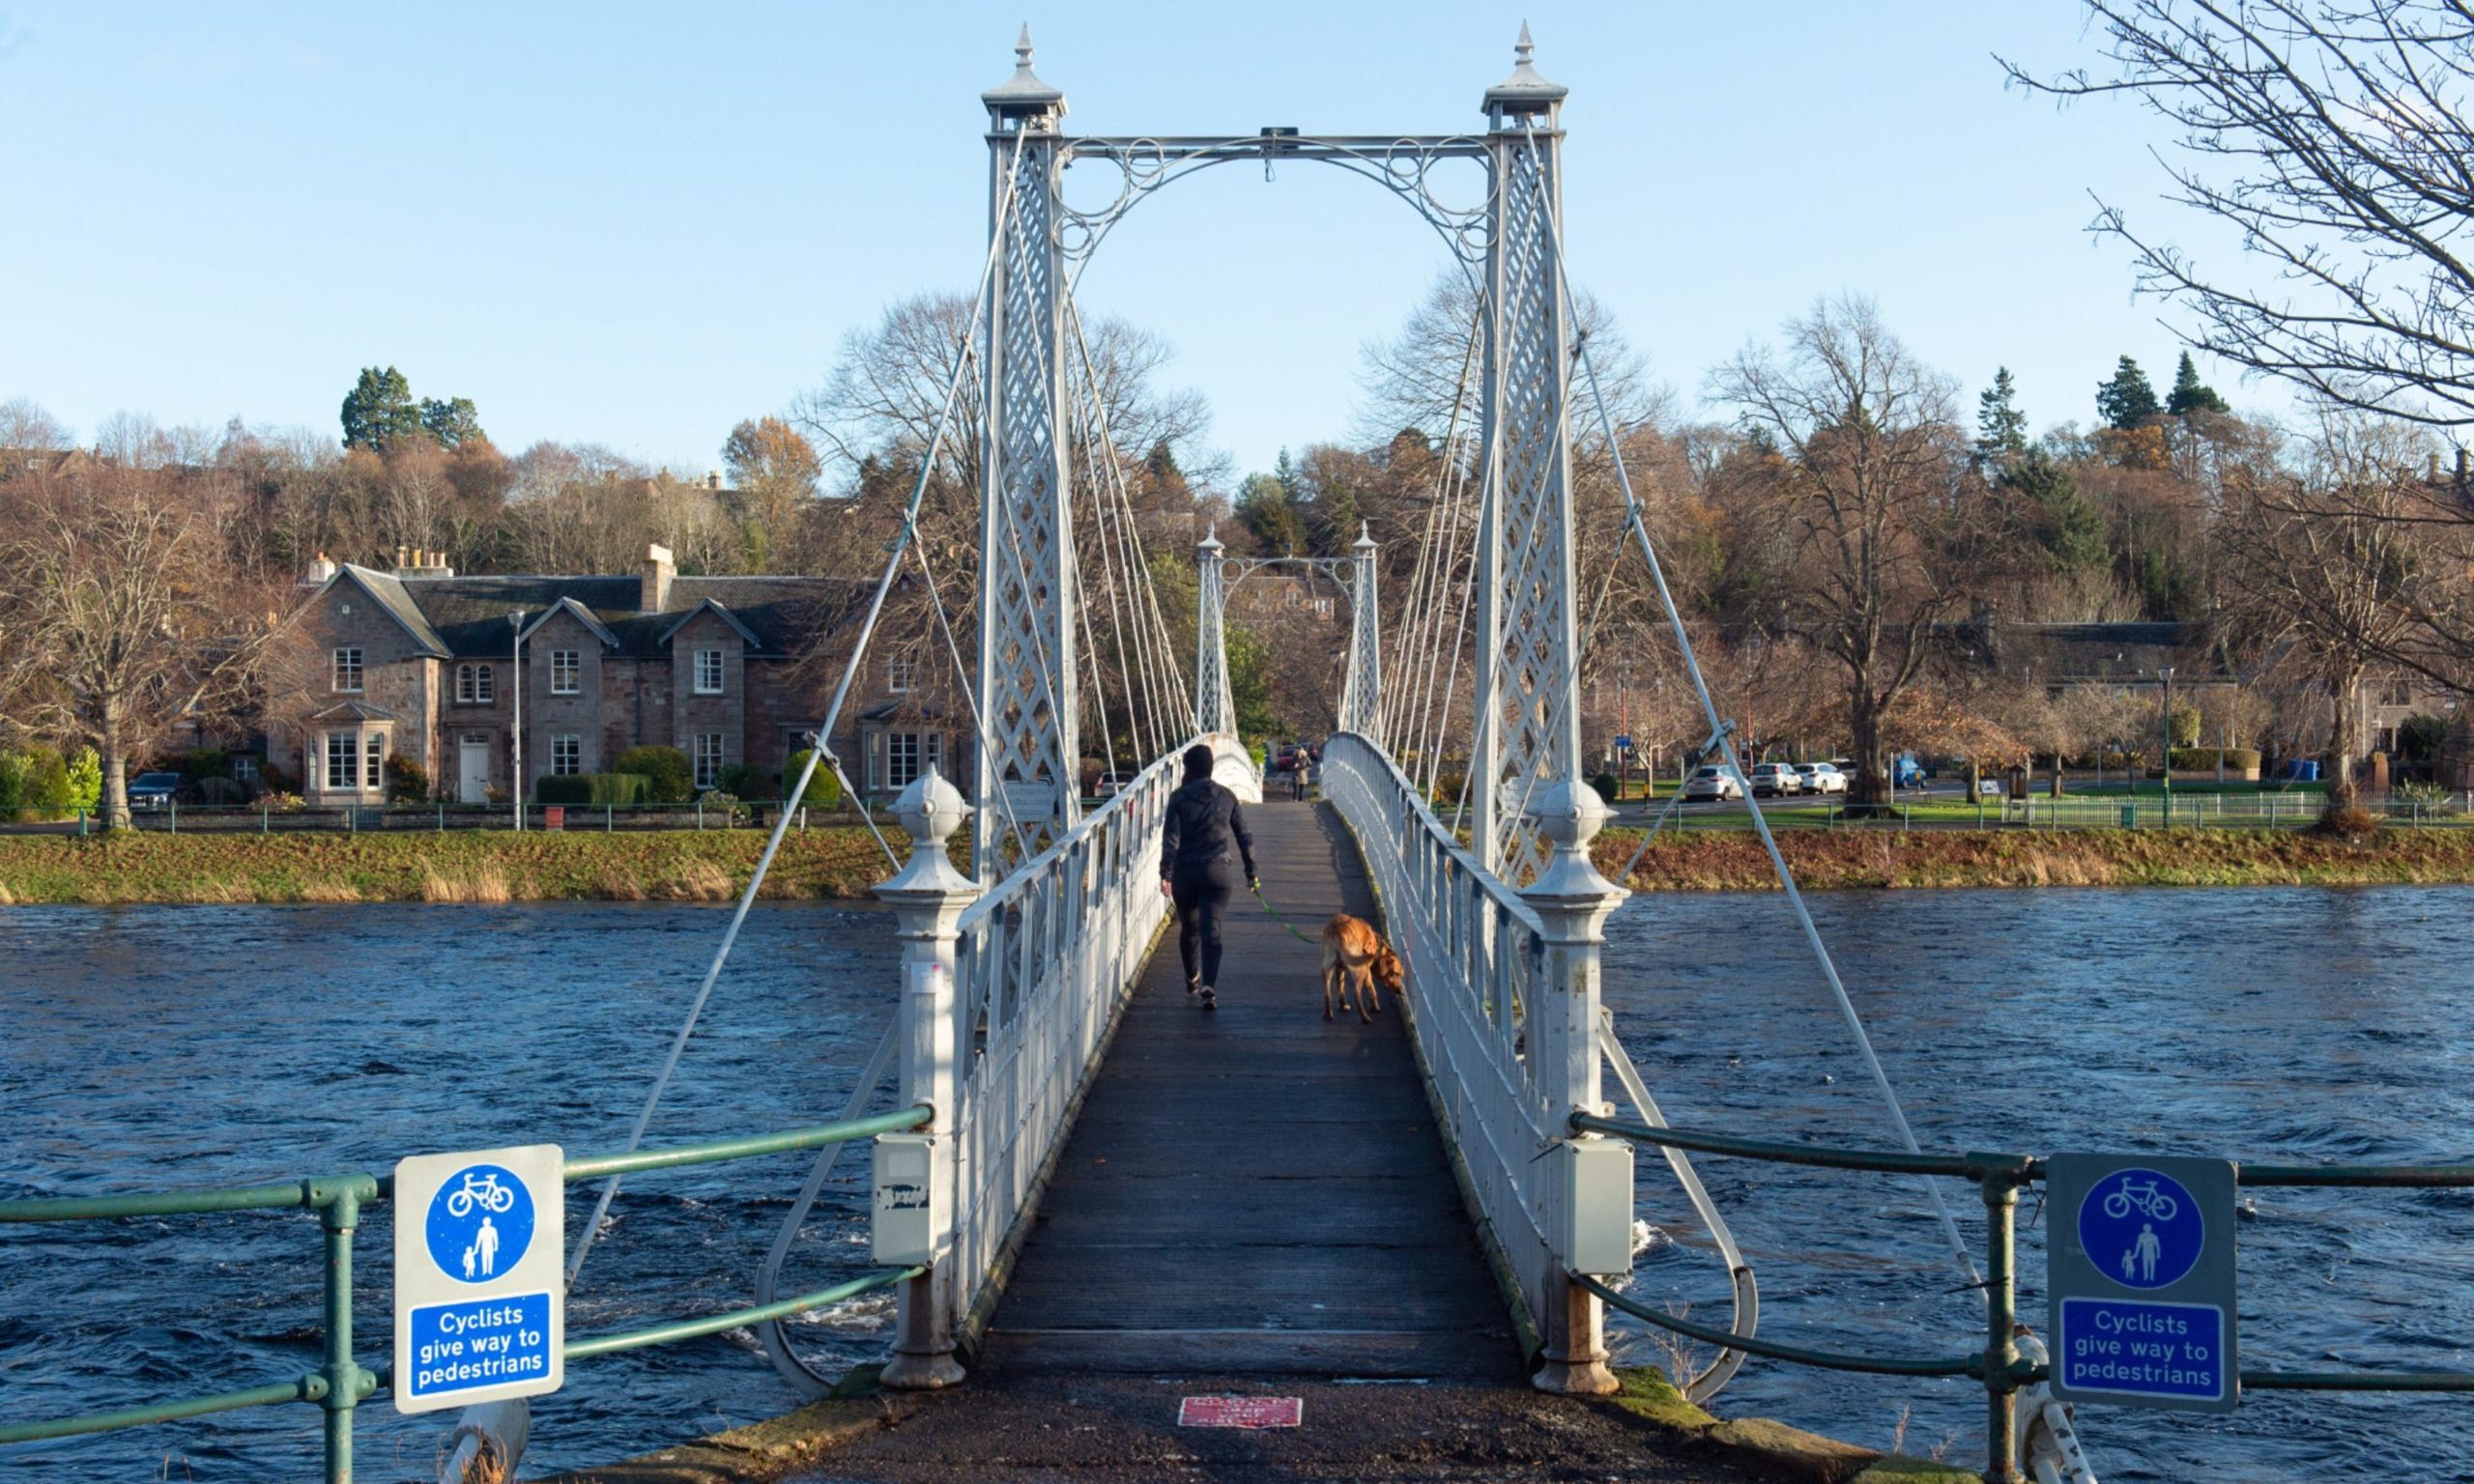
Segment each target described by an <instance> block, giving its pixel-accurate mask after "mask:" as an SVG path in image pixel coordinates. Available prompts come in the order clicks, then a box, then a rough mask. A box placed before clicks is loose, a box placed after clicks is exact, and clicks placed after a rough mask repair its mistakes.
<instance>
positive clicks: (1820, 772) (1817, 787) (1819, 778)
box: [1796, 762, 1847, 793]
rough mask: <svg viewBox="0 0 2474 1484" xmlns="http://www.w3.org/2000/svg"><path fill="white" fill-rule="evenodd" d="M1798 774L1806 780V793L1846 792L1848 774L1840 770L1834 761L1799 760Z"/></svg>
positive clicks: (1797, 765)
mask: <svg viewBox="0 0 2474 1484" xmlns="http://www.w3.org/2000/svg"><path fill="white" fill-rule="evenodd" d="M1796 776H1797V777H1798V778H1800V779H1802V780H1803V781H1804V792H1806V793H1845V792H1846V791H1847V775H1846V774H1844V773H1841V772H1839V771H1838V764H1836V763H1834V762H1799V763H1798V764H1796Z"/></svg>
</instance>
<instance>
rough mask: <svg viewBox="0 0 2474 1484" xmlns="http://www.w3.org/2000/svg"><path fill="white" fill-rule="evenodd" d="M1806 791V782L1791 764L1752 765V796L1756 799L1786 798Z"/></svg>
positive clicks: (1759, 763) (1767, 763)
mask: <svg viewBox="0 0 2474 1484" xmlns="http://www.w3.org/2000/svg"><path fill="white" fill-rule="evenodd" d="M1803 791H1804V781H1803V779H1802V778H1801V777H1799V776H1798V774H1797V772H1796V765H1795V764H1794V763H1791V762H1756V763H1754V764H1753V765H1752V796H1753V797H1754V798H1756V799H1767V798H1770V797H1773V796H1774V797H1777V798H1785V797H1786V796H1787V795H1789V794H1791V793H1801V792H1803Z"/></svg>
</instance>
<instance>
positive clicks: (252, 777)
mask: <svg viewBox="0 0 2474 1484" xmlns="http://www.w3.org/2000/svg"><path fill="white" fill-rule="evenodd" d="M232 779H233V781H234V782H235V783H243V784H254V783H256V782H257V781H258V759H257V758H255V757H252V756H249V755H248V754H246V753H242V754H239V755H237V756H234V757H233V759H232Z"/></svg>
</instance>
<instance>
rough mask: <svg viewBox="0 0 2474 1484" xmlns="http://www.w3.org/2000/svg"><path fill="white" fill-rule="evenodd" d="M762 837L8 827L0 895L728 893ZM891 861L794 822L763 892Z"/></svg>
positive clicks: (851, 835)
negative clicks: (80, 835) (100, 832)
mask: <svg viewBox="0 0 2474 1484" xmlns="http://www.w3.org/2000/svg"><path fill="white" fill-rule="evenodd" d="M887 834H888V838H889V839H890V840H891V841H892V842H893V846H894V848H895V849H896V850H897V851H900V850H904V849H906V840H905V837H904V836H903V835H902V833H901V832H900V831H899V830H888V832H887ZM764 840H765V837H764V835H763V833H762V832H760V831H756V830H731V831H720V830H706V831H696V830H678V831H661V832H650V831H647V832H645V833H641V834H618V835H602V834H591V833H584V832H577V833H573V834H567V833H559V832H541V831H535V832H530V833H527V834H522V835H517V834H513V833H505V832H500V831H496V830H489V831H484V830H469V831H462V832H449V833H446V834H443V835H435V834H422V833H417V832H411V831H407V832H405V833H403V834H378V833H365V834H360V835H325V834H314V835H313V834H301V835H263V836H262V835H240V834H235V835H208V834H197V835H164V834H154V833H144V834H140V833H136V832H123V833H120V834H117V835H113V836H108V837H97V838H94V839H89V840H77V839H73V838H69V837H64V836H57V835H12V836H0V905H7V904H12V903H22V904H31V903H39V902H85V903H96V904H101V903H108V902H242V901H461V902H493V901H564V900H587V899H590V900H604V901H726V900H730V899H734V898H735V897H737V896H738V894H739V893H740V892H742V891H745V890H746V889H747V880H748V876H749V875H750V874H751V873H752V872H753V871H754V870H755V869H756V859H757V857H758V856H759V855H760V854H762V852H763V849H764ZM888 874H890V871H889V870H887V868H886V866H885V858H884V854H883V852H882V851H880V850H878V849H877V842H876V841H875V840H874V839H872V838H871V837H870V836H869V834H868V832H867V831H866V830H864V829H862V828H859V827H857V826H855V825H845V826H836V827H833V828H829V829H816V830H806V831H792V832H791V834H790V835H789V836H788V837H787V838H785V839H784V841H783V842H782V853H781V855H780V857H779V858H778V859H776V860H775V861H774V863H773V869H772V870H771V871H770V872H768V873H767V874H766V876H765V878H764V891H763V895H764V897H765V898H767V899H790V900H807V899H849V898H864V897H866V896H867V895H868V889H869V888H870V887H872V886H874V885H875V884H876V883H877V882H878V881H881V880H883V879H884V878H885V877H886V876H887V875H888Z"/></svg>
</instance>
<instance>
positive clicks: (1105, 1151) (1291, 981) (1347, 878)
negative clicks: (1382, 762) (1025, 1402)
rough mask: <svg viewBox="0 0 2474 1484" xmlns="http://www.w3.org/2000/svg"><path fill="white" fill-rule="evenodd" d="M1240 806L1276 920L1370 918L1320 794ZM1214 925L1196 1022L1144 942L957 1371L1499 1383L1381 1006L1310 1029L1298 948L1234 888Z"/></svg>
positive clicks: (1439, 1165)
mask: <svg viewBox="0 0 2474 1484" xmlns="http://www.w3.org/2000/svg"><path fill="white" fill-rule="evenodd" d="M1246 817H1247V821H1248V823H1249V825H1250V826H1251V829H1252V831H1253V836H1254V852H1255V862H1256V865H1257V866H1258V868H1259V869H1260V870H1261V871H1262V875H1263V892H1264V896H1265V897H1266V898H1267V899H1269V900H1270V902H1271V904H1272V906H1273V907H1275V908H1276V909H1278V911H1279V912H1280V915H1281V916H1282V917H1284V918H1286V919H1287V920H1288V922H1289V923H1290V924H1292V925H1294V926H1295V927H1296V928H1297V929H1298V930H1299V931H1300V932H1303V933H1304V934H1306V935H1307V936H1308V937H1309V938H1310V937H1312V936H1313V935H1314V934H1315V933H1316V932H1317V931H1319V929H1320V928H1321V926H1322V924H1323V922H1324V921H1325V920H1326V919H1327V918H1329V917H1330V916H1331V915H1332V914H1333V913H1334V912H1338V911H1349V912H1354V913H1356V914H1358V915H1359V916H1362V917H1369V918H1370V917H1371V915H1372V907H1373V900H1372V897H1371V893H1370V892H1369V890H1368V888H1367V884H1366V874H1365V870H1364V867H1363V865H1362V864H1361V862H1360V861H1359V858H1358V855H1357V848H1356V846H1355V844H1354V843H1353V842H1351V841H1350V839H1349V836H1348V832H1347V831H1346V830H1345V829H1344V828H1343V827H1342V826H1341V825H1340V823H1339V821H1338V818H1337V817H1336V816H1335V815H1334V814H1333V813H1331V812H1330V811H1329V810H1328V809H1326V808H1323V807H1320V806H1314V805H1307V804H1296V803H1289V802H1285V801H1275V802H1271V803H1267V804H1264V805H1262V806H1259V807H1249V808H1248V809H1247V811H1246ZM1224 936H1225V942H1226V944H1227V956H1226V959H1225V961H1224V963H1223V966H1222V983H1221V985H1220V996H1221V1008H1220V1010H1219V1011H1218V1012H1217V1013H1212V1014H1205V1013H1202V1012H1201V1011H1200V1010H1198V1009H1197V1008H1196V1007H1195V1005H1194V1002H1193V1001H1192V1000H1191V999H1189V998H1188V996H1187V995H1186V993H1185V983H1184V975H1183V971H1182V970H1181V969H1180V967H1179V965H1178V957H1177V948H1176V944H1175V942H1174V941H1173V940H1170V941H1164V942H1163V943H1162V944H1161V947H1160V950H1159V952H1158V953H1157V954H1156V955H1154V956H1153V958H1152V961H1151V964H1150V966H1149V967H1148V969H1147V970H1146V971H1145V973H1144V976H1143V979H1142V982H1141V985H1139V987H1138V988H1137V989H1136V992H1135V996H1134V999H1133V1002H1132V1003H1131V1004H1130V1005H1129V1006H1128V1007H1127V1009H1126V1012H1125V1015H1124V1018H1123V1019H1122V1020H1121V1021H1120V1022H1119V1024H1118V1028H1117V1032H1116V1039H1115V1042H1114V1043H1113V1044H1112V1045H1111V1046H1110V1047H1109V1049H1108V1058H1107V1060H1106V1061H1105V1062H1104V1063H1103V1065H1102V1067H1101V1069H1100V1071H1099V1073H1098V1075H1097V1077H1096V1078H1095V1080H1094V1082H1093V1084H1092V1087H1091V1090H1090V1094H1089V1098H1088V1099H1087V1100H1086V1101H1085V1103H1084V1105H1083V1108H1082V1112H1081V1116H1080V1118H1079V1121H1078V1122H1077V1123H1076V1125H1075V1128H1074V1132H1073V1135H1072V1137H1071V1139H1070V1140H1069V1142H1068V1143H1067V1145H1066V1147H1065V1150H1064V1153H1063V1155H1062V1156H1061V1157H1060V1158H1059V1160H1058V1163H1057V1167H1056V1173H1055V1177H1054V1180H1053V1183H1052V1184H1050V1188H1049V1190H1048V1193H1047V1195H1046V1197H1045V1198H1044V1199H1043V1200H1042V1201H1041V1203H1040V1208H1039V1214H1038V1216H1037V1218H1036V1224H1035V1226H1034V1228H1033V1230H1032V1231H1031V1233H1030V1235H1029V1238H1028V1241H1026V1242H1025V1243H1024V1246H1023V1249H1022V1252H1021V1259H1020V1261H1019V1263H1018V1265H1017V1267H1016V1268H1015V1270H1014V1272H1013V1274H1012V1277H1011V1279H1010V1281H1009V1282H1008V1283H1007V1285H1006V1288H1005V1293H1004V1298H1003V1300H1002V1302H1001V1303H1000V1304H999V1305H998V1307H997V1309H996V1312H995V1315H994V1318H993V1320H992V1324H991V1326H990V1328H989V1332H988V1334H987V1336H986V1337H985V1340H984V1342H983V1345H982V1347H981V1354H980V1355H979V1356H977V1357H976V1358H977V1361H978V1364H979V1365H980V1366H986V1367H990V1368H992V1369H993V1370H996V1371H1000V1372H1016V1373H1038V1372H1086V1373H1089V1372H1117V1373H1129V1372H1130V1373H1152V1374H1161V1373H1168V1374H1176V1373H1187V1374H1201V1373H1208V1374H1215V1375H1246V1374H1257V1375H1270V1374H1277V1375H1287V1376H1325V1377H1360V1376H1362V1377H1404V1376H1420V1377H1433V1378H1438V1379H1440V1378H1461V1379H1468V1380H1494V1381H1502V1380H1516V1379H1517V1378H1518V1376H1519V1372H1520V1356H1519V1352H1518V1349H1517V1347H1516V1345H1515V1343H1514V1340H1513V1336H1512V1332H1511V1325H1510V1319H1509V1317H1508V1315H1507V1313H1506V1311H1505V1306H1504V1300H1503V1298H1502V1295H1501V1294H1500V1293H1499V1292H1498V1290H1497V1288H1496V1286H1495V1282H1494V1279H1493V1276H1492V1274H1491V1273H1489V1271H1488V1270H1487V1269H1486V1266H1485V1263H1484V1261H1483V1259H1482V1257H1481V1255H1480V1253H1479V1248H1478V1241H1477V1235H1476V1233H1475V1231H1474V1230H1473V1228H1472V1227H1471V1225H1470V1222H1469V1218H1468V1216H1467V1214H1466V1213H1465V1211H1464V1209H1463V1207H1462V1205H1461V1201H1460V1194H1459V1191H1458V1188H1457V1187H1456V1186H1455V1184H1453V1177H1452V1171H1451V1167H1450V1165H1449V1163H1448V1161H1447V1156H1446V1155H1445V1152H1444V1147H1443V1142H1442V1140H1441V1138H1440V1137H1439V1136H1438V1135H1437V1134H1436V1132H1435V1129H1434V1126H1433V1123H1432V1120H1431V1118H1430V1116H1429V1114H1428V1111H1427V1107H1426V1102H1425V1095H1424V1091H1423V1090H1422V1089H1421V1087H1420V1085H1419V1077H1418V1070H1417V1066H1416V1062H1415V1060H1414V1058H1413V1056H1412V1054H1411V1051H1410V1048H1409V1042H1408V1038H1407V1035H1406V1033H1405V1031H1404V1029H1403V1027H1402V1023H1401V1018H1400V1015H1399V1013H1397V1011H1396V1010H1395V1008H1394V1007H1393V1006H1392V1005H1391V1004H1390V1002H1389V1001H1388V1000H1387V1002H1386V1005H1385V1011H1384V1013H1382V1014H1380V1015H1378V1016H1376V1017H1375V1020H1374V1023H1373V1024H1371V1025H1366V1026H1361V1025H1359V1024H1358V1022H1357V1020H1356V1018H1355V1017H1354V1016H1345V1017H1343V1018H1341V1019H1338V1020H1336V1021H1333V1022H1331V1023H1329V1024H1327V1023H1325V1021H1324V1020H1323V1017H1322V1008H1321V985H1320V973H1321V959H1320V952H1319V950H1318V948H1317V947H1316V946H1314V945H1313V944H1311V943H1301V942H1299V941H1298V940H1297V939H1296V938H1294V937H1291V936H1290V935H1289V934H1288V933H1287V932H1286V931H1284V930H1283V929H1282V928H1281V927H1280V924H1279V923H1278V922H1276V921H1274V920H1273V919H1272V918H1271V917H1270V916H1269V915H1268V914H1266V913H1265V912H1264V911H1263V909H1262V907H1261V906H1260V904H1258V903H1256V902H1255V901H1253V900H1252V899H1251V898H1248V899H1243V900H1242V901H1241V902H1240V903H1239V904H1238V905H1237V906H1235V908H1234V909H1233V910H1232V911H1231V912H1230V914H1229V917H1228V921H1227V926H1226V930H1225V935H1224Z"/></svg>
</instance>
